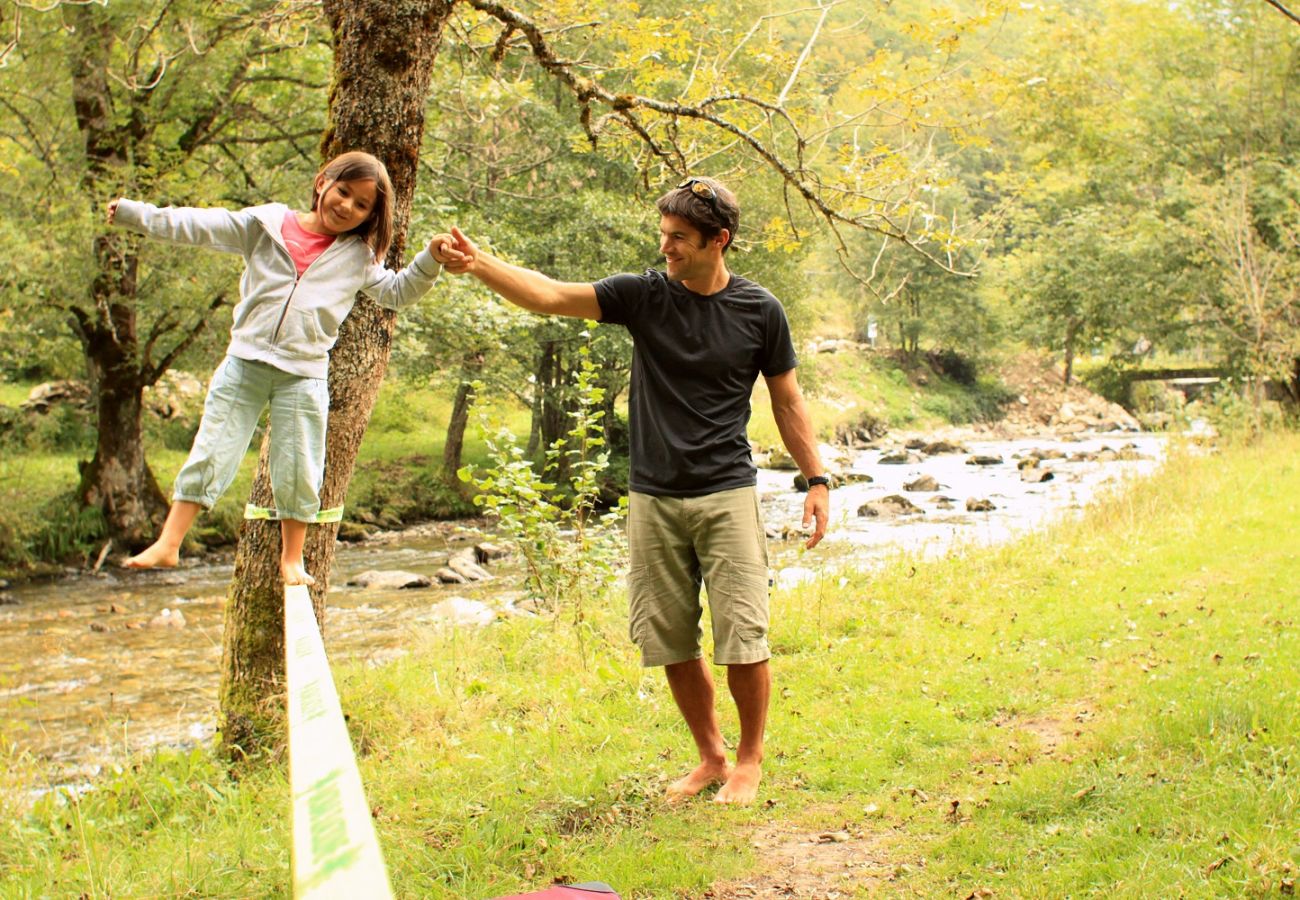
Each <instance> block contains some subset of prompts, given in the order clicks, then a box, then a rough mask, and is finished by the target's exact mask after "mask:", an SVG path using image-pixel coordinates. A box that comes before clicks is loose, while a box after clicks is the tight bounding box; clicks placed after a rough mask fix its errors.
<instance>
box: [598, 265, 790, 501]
mask: <svg viewBox="0 0 1300 900" xmlns="http://www.w3.org/2000/svg"><path fill="white" fill-rule="evenodd" d="M596 299H597V301H598V302H599V303H600V312H601V321H602V322H607V323H610V324H614V325H623V326H626V327H627V330H628V331H629V332H631V334H632V348H633V349H632V386H631V392H630V396H629V400H628V404H629V418H630V427H631V432H632V472H631V477H630V487H631V489H632V490H634V491H638V492H640V493H645V494H655V495H659V496H668V497H696V496H700V495H703V494H712V493H714V492H715V491H725V490H729V489H731V488H738V487H746V486H748V485H752V484H755V483H756V482H757V470H756V469H755V467H754V461H753V458H752V457H751V455H750V452H749V437H748V435H747V434H746V431H745V428H746V426H747V425H748V424H749V413H750V406H749V400H750V395H751V393H752V392H753V389H754V382H755V380H757V378H758V376H759V373H762V374H763V375H766V376H772V375H780V374H781V373H782V372H788V371H789V370H790V369H793V368H794V367H795V365H796V364H797V363H798V360H797V359H796V357H795V352H794V344H793V343H792V342H791V340H790V324H789V322H788V321H787V320H786V317H785V310H784V309H782V308H781V304H780V302H779V301H778V300H777V299H776V298H775V297H773V296H772V295H771V294H770V293H769V292H768V291H767V290H766V289H764V288H762V287H760V286H759V285H757V284H755V283H754V282H752V281H748V280H746V279H744V278H741V277H739V276H738V275H732V276H731V280H730V281H729V282H728V283H727V286H726V287H725V288H723V289H722V290H721V291H719V292H718V293H716V294H712V295H710V296H707V297H706V296H702V295H700V294H696V293H693V292H691V291H690V290H687V289H686V288H685V287H683V286H682V285H681V284H680V283H679V282H675V281H669V280H668V278H667V277H666V276H665V275H664V274H663V273H662V272H657V271H655V270H653V269H650V270H648V271H647V272H646V273H645V274H644V275H630V274H629V275H614V276H612V277H610V278H606V279H604V280H602V281H598V282H596Z"/></svg>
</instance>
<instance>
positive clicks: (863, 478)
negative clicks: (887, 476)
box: [836, 472, 876, 485]
mask: <svg viewBox="0 0 1300 900" xmlns="http://www.w3.org/2000/svg"><path fill="white" fill-rule="evenodd" d="M836 477H837V478H838V479H839V481H838V482H837V485H844V484H871V482H873V481H875V480H876V479H874V478H872V477H871V476H870V475H868V474H867V473H866V472H841V473H840V474H839V475H838V476H836Z"/></svg>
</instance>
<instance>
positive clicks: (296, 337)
mask: <svg viewBox="0 0 1300 900" xmlns="http://www.w3.org/2000/svg"><path fill="white" fill-rule="evenodd" d="M275 344H276V347H277V349H279V351H280V352H281V353H283V354H284V355H285V356H289V357H292V358H294V359H316V358H318V357H321V356H324V355H325V353H326V352H328V350H329V345H330V341H328V340H327V339H326V337H325V334H324V332H322V331H321V328H320V325H319V324H317V322H316V314H315V313H314V312H312V311H310V310H302V309H292V308H290V309H288V310H286V311H285V315H284V322H283V323H281V325H280V336H279V338H277V339H276V342H275Z"/></svg>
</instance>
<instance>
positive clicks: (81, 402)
mask: <svg viewBox="0 0 1300 900" xmlns="http://www.w3.org/2000/svg"><path fill="white" fill-rule="evenodd" d="M59 403H71V404H74V405H76V406H89V405H90V387H89V386H88V385H87V384H85V383H84V382H81V381H47V382H45V383H44V384H38V385H36V387H34V388H32V389H31V391H30V392H29V393H28V394H27V399H26V400H24V401H23V402H22V403H20V404H19V405H18V408H19V409H21V410H23V411H24V412H36V413H47V412H49V411H50V407H52V406H54V405H56V404H59Z"/></svg>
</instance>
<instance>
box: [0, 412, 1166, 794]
mask: <svg viewBox="0 0 1300 900" xmlns="http://www.w3.org/2000/svg"><path fill="white" fill-rule="evenodd" d="M963 446H964V450H963V452H958V453H951V454H941V455H934V456H923V457H922V458H921V459H919V460H918V461H914V462H911V463H908V464H903V465H881V464H880V462H879V460H880V458H881V455H882V452H883V451H882V449H869V450H864V451H859V452H856V453H854V454H852V455H851V456H847V457H844V458H842V459H840V460H839V463H838V468H839V469H840V470H842V471H845V472H847V473H849V474H850V475H851V474H852V473H860V474H863V475H870V476H871V477H872V478H873V479H874V480H873V481H871V482H869V483H848V484H845V485H844V486H842V487H838V488H837V489H836V490H835V491H834V492H833V494H832V516H831V529H830V532H829V533H828V535H827V537H826V539H825V541H824V542H823V546H822V548H820V549H818V550H817V551H814V552H812V553H800V550H799V548H800V547H801V546H802V541H801V540H795V539H786V540H782V539H780V538H777V539H775V540H773V541H772V542H771V547H772V566H773V569H774V575H775V577H776V580H777V584H778V586H779V588H795V589H797V585H798V584H800V583H801V582H804V581H806V580H808V579H811V578H817V577H826V576H829V575H833V574H835V573H837V572H838V571H839V570H840V569H842V568H844V567H856V568H860V567H864V566H871V565H873V564H876V563H878V562H879V561H880V560H881V559H883V558H885V557H887V556H889V555H892V554H896V553H898V552H900V551H906V552H916V553H920V554H923V555H931V554H942V553H946V552H949V551H950V550H952V549H953V548H954V547H960V546H965V545H986V544H991V543H996V542H1000V541H1005V540H1008V539H1010V538H1012V537H1014V536H1015V535H1017V534H1020V533H1023V532H1025V531H1027V530H1030V529H1033V528H1036V527H1041V526H1042V525H1043V524H1044V523H1045V522H1047V521H1050V520H1054V519H1057V518H1060V517H1061V516H1063V515H1070V514H1073V513H1074V512H1076V511H1078V510H1080V509H1082V508H1083V506H1084V505H1085V504H1086V503H1087V502H1088V501H1089V499H1090V498H1092V497H1094V496H1095V495H1096V494H1097V492H1098V491H1099V490H1103V489H1105V488H1106V487H1107V486H1108V485H1112V484H1114V483H1115V482H1116V481H1117V480H1119V479H1123V478H1128V477H1133V476H1140V475H1143V474H1146V473H1149V472H1151V471H1153V470H1154V469H1155V468H1156V467H1157V466H1158V465H1159V464H1160V462H1161V461H1162V460H1163V458H1164V455H1165V439H1164V438H1163V437H1160V436H1156V435H1147V434H1122V435H1120V434H1111V435H1089V436H1086V437H1084V438H1083V439H1075V440H1068V441H1061V440H1045V439H1024V440H1001V441H971V440H966V441H964V442H963ZM1126 446H1127V447H1128V450H1127V451H1126V452H1125V453H1124V454H1122V455H1123V456H1126V457H1129V458H1127V459H1119V460H1112V461H1084V460H1073V461H1072V460H1069V459H1056V460H1050V461H1047V462H1045V463H1043V465H1045V466H1048V467H1050V468H1052V470H1053V472H1054V477H1053V479H1052V480H1050V481H1045V482H1042V483H1037V484H1031V483H1027V482H1025V481H1023V480H1022V479H1021V475H1020V472H1019V470H1018V469H1017V457H1022V456H1024V455H1026V454H1028V453H1030V452H1031V451H1033V450H1039V451H1052V450H1055V451H1059V452H1061V453H1063V454H1065V455H1066V456H1067V457H1068V456H1077V455H1082V454H1089V453H1095V452H1097V451H1100V450H1102V449H1103V448H1107V447H1108V448H1111V449H1112V450H1120V449H1121V448H1124V447H1126ZM972 455H982V456H986V457H1000V458H1001V459H1002V460H1003V462H1002V463H1001V464H992V465H970V464H968V462H967V460H968V459H969V458H970V457H971V456H972ZM792 475H793V473H791V472H779V471H772V470H767V469H764V470H761V472H760V478H759V491H760V494H761V495H762V497H763V505H764V515H765V518H766V521H767V523H768V527H769V531H770V532H773V533H774V534H776V533H779V532H781V531H782V530H784V531H786V532H787V533H790V532H794V531H797V529H798V526H799V519H800V517H801V512H802V503H803V496H802V495H801V494H798V493H796V492H794V491H793V490H792V489H791V481H792ZM922 475H930V476H932V477H933V478H934V479H936V481H937V482H938V483H939V485H940V487H939V490H938V491H934V492H908V491H905V490H904V488H903V485H904V484H905V483H909V482H913V481H915V479H917V478H918V477H919V476H922ZM891 494H902V495H904V496H906V497H908V498H909V499H910V500H911V501H912V502H913V503H915V504H916V505H917V506H919V507H920V508H921V509H922V510H924V512H923V513H919V514H912V515H906V516H900V517H897V518H892V519H883V518H867V517H863V516H859V515H857V510H858V508H859V507H860V506H861V505H862V504H864V503H866V502H868V501H871V500H878V499H880V498H883V497H885V496H887V495H891ZM940 496H945V497H949V498H952V500H953V501H954V502H953V503H952V504H951V508H949V509H942V508H940V504H939V503H938V502H936V500H937V498H938V497H940ZM968 498H978V499H988V500H990V501H991V502H992V504H993V506H994V507H995V508H994V509H993V510H991V511H987V512H967V511H966V506H965V501H966V500H967V499H968ZM490 538H492V536H491V535H490V534H487V533H485V532H483V531H481V530H478V529H477V528H475V527H474V525H473V524H467V523H435V524H430V525H425V526H420V527H417V528H414V529H410V530H408V531H404V532H401V533H396V534H394V533H389V534H385V535H381V536H379V537H378V538H376V539H371V540H369V541H366V542H364V543H361V544H341V545H340V546H339V549H338V553H337V555H336V558H335V568H334V572H333V573H332V578H331V584H332V585H334V587H333V588H332V589H331V591H330V594H329V600H328V603H327V607H328V609H327V617H326V623H327V634H326V644H327V647H328V648H329V652H330V654H331V658H332V659H334V660H335V661H338V660H344V659H346V660H363V661H368V662H372V663H382V662H383V661H384V660H386V659H391V658H392V657H393V656H395V655H397V654H401V653H403V652H406V650H407V648H409V647H410V646H412V645H413V644H414V643H415V642H416V641H417V640H418V638H419V635H420V633H421V631H423V630H429V629H438V628H447V627H469V626H476V627H477V626H478V625H481V624H484V623H487V622H491V621H492V620H494V619H495V618H496V617H497V614H498V612H512V611H513V610H514V607H513V602H514V601H515V600H517V599H519V598H520V597H521V593H520V591H519V576H518V573H517V572H514V571H512V570H511V569H510V568H509V567H508V566H506V567H502V566H500V565H496V566H494V567H493V571H494V572H496V573H497V575H496V577H495V578H493V579H492V580H490V581H482V582H477V583H474V584H467V585H446V586H442V585H435V586H434V587H431V588H427V589H419V590H379V589H363V588H358V587H352V586H347V584H346V582H347V581H349V580H351V579H353V578H354V577H355V576H356V575H357V574H358V573H360V572H363V571H365V570H369V569H379V570H385V569H401V570H405V571H410V572H415V573H419V574H426V575H432V574H433V573H434V572H435V571H436V570H437V569H438V568H439V567H441V566H443V565H444V564H445V562H446V560H447V557H448V555H449V554H451V553H453V552H455V551H457V550H459V549H462V548H464V547H465V546H468V545H469V544H471V543H472V542H474V541H477V540H482V539H490ZM231 571H232V563H231V560H230V559H229V558H228V557H227V558H225V559H222V558H216V559H206V560H201V561H189V560H187V561H185V562H184V563H183V565H182V567H180V568H178V569H174V570H169V571H154V572H127V571H123V570H120V569H111V570H110V569H105V570H102V571H101V572H100V573H97V574H94V575H91V574H79V575H71V576H68V577H65V578H61V579H57V580H53V581H43V582H31V583H27V584H21V585H17V586H14V587H12V588H11V589H9V590H8V591H7V592H5V593H4V594H3V598H2V599H3V601H4V605H0V756H5V757H7V760H8V764H9V766H8V767H9V768H10V770H11V777H10V779H9V781H10V784H9V785H8V787H9V788H10V789H11V790H12V789H14V788H15V787H17V788H18V789H20V790H23V791H24V792H26V793H27V794H28V795H29V796H35V795H37V794H39V793H40V792H42V791H45V790H48V789H50V788H51V787H53V786H57V785H73V786H75V785H80V784H85V783H88V782H89V781H91V780H92V779H93V778H94V777H95V776H96V775H98V774H99V773H100V772H101V771H103V770H104V768H105V767H108V766H111V765H113V764H115V763H120V762H121V761H123V760H124V759H126V758H128V757H129V756H130V755H131V754H133V753H138V752H140V751H143V750H148V749H150V748H153V747H160V746H191V745H196V744H199V743H202V742H204V741H207V740H208V739H210V738H211V736H212V735H213V732H214V728H215V722H216V702H217V684H218V679H219V671H220V663H221V629H222V616H223V606H224V603H225V592H226V588H227V585H228V583H229V580H230V576H231ZM164 610H166V611H167V613H166V614H164ZM176 612H179V613H180V614H181V615H183V617H184V620H185V624H184V626H183V627H172V626H169V625H166V624H164V623H165V622H167V621H169V620H172V619H173V617H174V615H175V613H176ZM15 772H16V773H18V774H17V775H13V774H12V773H15ZM15 781H16V782H17V784H15V783H14V782H15Z"/></svg>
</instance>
